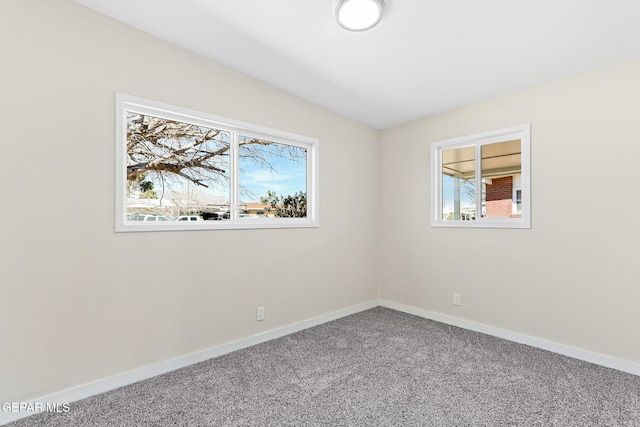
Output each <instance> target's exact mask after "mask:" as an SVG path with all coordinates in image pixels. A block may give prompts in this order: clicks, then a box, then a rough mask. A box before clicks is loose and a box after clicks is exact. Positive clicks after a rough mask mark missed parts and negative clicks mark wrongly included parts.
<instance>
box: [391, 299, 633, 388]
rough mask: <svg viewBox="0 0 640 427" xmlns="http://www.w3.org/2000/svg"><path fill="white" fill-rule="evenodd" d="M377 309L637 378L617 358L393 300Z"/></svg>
mask: <svg viewBox="0 0 640 427" xmlns="http://www.w3.org/2000/svg"><path fill="white" fill-rule="evenodd" d="M380 306H382V307H387V308H391V309H393V310H398V311H402V312H404V313H408V314H414V315H416V316H420V317H424V318H425V319H430V320H435V321H436V322H441V323H446V324H448V325H452V326H457V327H460V328H463V329H469V330H471V331H476V332H481V333H483V334H487V335H492V336H494V337H498V338H502V339H505V340H508V341H514V342H517V343H520V344H526V345H528V346H531V347H536V348H539V349H542V350H547V351H551V352H553V353H558V354H562V355H564V356H569V357H572V358H574V359H579V360H584V361H585V362H590V363H594V364H596V365H601V366H605V367H607V368H611V369H616V370H618V371H622V372H627V373H629V374H634V375H638V376H640V364H637V363H633V362H629V361H626V360H621V359H617V358H615V357H611V356H607V355H605V354H600V353H594V352H591V351H587V350H582V349H580V348H576V347H571V346H568V345H564V344H559V343H556V342H553V341H547V340H543V339H540V338H536V337H532V336H529V335H524V334H520V333H517V332H513V331H509V330H506V329H500V328H496V327H493V326H489V325H485V324H482V323H477V322H473V321H470V320H465V319H460V318H458V317H453V316H448V315H446V314H442V313H438V312H435V311H429V310H425V309H422V308H418V307H413V306H409V305H404V304H399V303H396V302H393V301H387V300H381V301H380Z"/></svg>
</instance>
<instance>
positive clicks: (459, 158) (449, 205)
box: [442, 146, 476, 221]
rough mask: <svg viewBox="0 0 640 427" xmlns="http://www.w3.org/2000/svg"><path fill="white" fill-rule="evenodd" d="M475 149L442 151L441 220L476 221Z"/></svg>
mask: <svg viewBox="0 0 640 427" xmlns="http://www.w3.org/2000/svg"><path fill="white" fill-rule="evenodd" d="M475 162H476V154H475V147H474V146H470V147H461V148H455V149H452V150H442V220H443V221H449V220H462V221H465V220H474V219H476V181H475V167H476V163H475Z"/></svg>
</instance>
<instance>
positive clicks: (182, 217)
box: [174, 215, 204, 221]
mask: <svg viewBox="0 0 640 427" xmlns="http://www.w3.org/2000/svg"><path fill="white" fill-rule="evenodd" d="M174 221H204V220H203V219H202V217H201V216H198V215H180V216H179V217H177V218H176V219H175V220H174Z"/></svg>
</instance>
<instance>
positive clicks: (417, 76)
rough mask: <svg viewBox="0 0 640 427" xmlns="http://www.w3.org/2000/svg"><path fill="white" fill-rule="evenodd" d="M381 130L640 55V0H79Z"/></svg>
mask: <svg viewBox="0 0 640 427" xmlns="http://www.w3.org/2000/svg"><path fill="white" fill-rule="evenodd" d="M75 1H76V2H77V3H80V4H83V5H85V6H88V7H90V8H93V9H95V10H97V11H99V12H102V13H104V14H106V15H109V16H111V17H113V18H115V19H117V20H120V21H123V22H125V23H127V24H129V25H132V26H133V27H136V28H139V29H141V30H143V31H146V32H148V33H151V34H153V35H155V36H157V37H159V38H161V39H163V40H166V41H169V42H171V43H174V44H176V45H178V46H181V47H183V48H185V49H188V50H190V51H193V52H196V53H198V54H200V55H203V56H205V57H208V58H211V59H213V60H215V61H217V62H220V63H222V64H225V65H227V66H229V67H231V68H234V69H236V70H238V71H240V72H242V73H245V74H248V75H250V76H252V77H254V78H256V79H259V80H262V81H264V82H266V83H269V84H271V85H273V86H275V87H278V88H280V89H283V90H285V91H287V92H289V93H292V94H295V95H297V96H299V97H301V98H304V99H307V100H309V101H312V102H314V103H317V104H319V105H322V106H324V107H326V108H328V109H331V110H333V111H336V112H338V113H340V114H343V115H345V116H347V117H350V118H353V119H355V120H357V121H359V122H361V123H364V124H366V125H368V126H371V127H373V128H376V129H383V128H386V127H389V126H393V125H397V124H400V123H404V122H407V121H411V120H415V119H418V118H421V117H425V116H429V115H433V114H436V113H439V112H443V111H447V110H451V109H453V108H457V107H461V106H464V105H469V104H472V103H476V102H480V101H483V100H488V99H491V98H494V97H497V96H500V95H504V94H507V93H511V92H515V91H518V90H522V89H527V88H531V87H535V86H538V85H540V84H543V83H546V82H551V81H554V80H558V79H561V78H564V77H569V76H573V75H577V74H581V73H584V72H588V71H591V70H595V69H598V68H602V67H605V66H608V65H613V64H616V63H620V62H624V61H628V60H632V59H639V58H640V21H639V19H640V1H639V0H447V1H441V0H439V1H436V0H386V8H385V16H384V17H383V19H382V21H381V22H380V24H378V26H377V27H375V28H373V29H372V30H369V31H366V32H361V33H357V32H349V31H347V30H344V29H343V28H341V27H340V26H338V24H337V23H336V22H335V20H334V18H333V5H334V2H335V0H75Z"/></svg>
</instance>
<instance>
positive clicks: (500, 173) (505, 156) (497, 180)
mask: <svg viewBox="0 0 640 427" xmlns="http://www.w3.org/2000/svg"><path fill="white" fill-rule="evenodd" d="M520 145H521V144H520V140H519V139H518V140H513V141H505V142H499V143H496V144H487V145H483V146H482V147H481V153H482V182H483V194H482V204H483V216H486V217H487V218H514V217H517V216H518V215H517V214H514V204H517V201H515V200H514V199H513V198H514V184H515V181H516V178H517V177H519V176H520V173H521V171H522V166H521V149H520Z"/></svg>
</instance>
